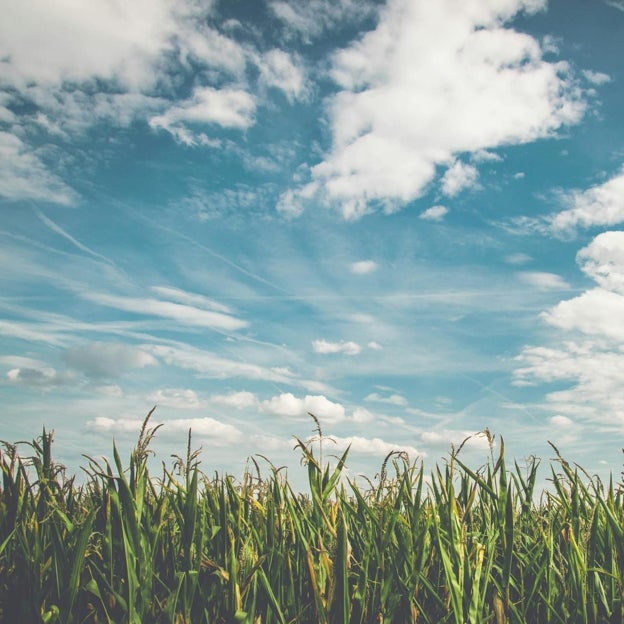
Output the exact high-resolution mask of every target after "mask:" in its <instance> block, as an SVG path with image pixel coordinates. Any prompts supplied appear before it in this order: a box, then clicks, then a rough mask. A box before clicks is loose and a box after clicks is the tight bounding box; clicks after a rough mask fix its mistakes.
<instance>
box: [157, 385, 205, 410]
mask: <svg viewBox="0 0 624 624" xmlns="http://www.w3.org/2000/svg"><path fill="white" fill-rule="evenodd" d="M146 399H147V400H148V401H149V402H150V403H154V404H155V405H158V406H164V407H175V408H178V409H199V408H201V407H203V405H204V403H203V402H202V401H200V399H199V397H198V396H197V392H195V391H194V390H190V389H185V388H162V389H160V390H156V391H155V392H152V393H151V394H148V395H147V397H146Z"/></svg>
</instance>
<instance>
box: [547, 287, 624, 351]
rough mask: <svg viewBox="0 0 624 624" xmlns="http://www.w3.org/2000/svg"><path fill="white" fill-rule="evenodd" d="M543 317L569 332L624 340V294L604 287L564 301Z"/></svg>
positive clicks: (549, 322)
mask: <svg viewBox="0 0 624 624" xmlns="http://www.w3.org/2000/svg"><path fill="white" fill-rule="evenodd" d="M542 317H543V318H544V320H545V321H546V322H547V323H548V324H550V325H553V326H555V327H558V328H560V329H563V330H566V331H579V332H582V333H584V334H587V335H590V336H602V337H605V338H609V339H611V340H624V296H623V295H620V294H619V293H614V292H610V291H608V290H604V289H602V288H594V289H592V290H588V291H586V292H584V293H583V294H582V295H579V296H578V297H575V298H574V299H568V300H566V301H561V302H560V303H558V304H557V305H556V306H555V307H553V308H551V309H550V310H548V311H547V312H544V313H543V314H542Z"/></svg>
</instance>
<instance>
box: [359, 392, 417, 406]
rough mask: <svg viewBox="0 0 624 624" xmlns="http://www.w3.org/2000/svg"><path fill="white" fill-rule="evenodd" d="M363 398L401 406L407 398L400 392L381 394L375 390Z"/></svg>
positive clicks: (404, 404) (405, 403) (405, 402)
mask: <svg viewBox="0 0 624 624" xmlns="http://www.w3.org/2000/svg"><path fill="white" fill-rule="evenodd" d="M364 400H365V401H372V402H374V403H388V404H389V405H399V406H401V407H405V406H406V405H407V404H408V403H407V399H406V398H405V397H403V396H401V395H400V394H391V395H389V396H381V395H380V394H378V393H377V392H373V393H371V394H369V395H368V396H367V397H366V398H365V399H364Z"/></svg>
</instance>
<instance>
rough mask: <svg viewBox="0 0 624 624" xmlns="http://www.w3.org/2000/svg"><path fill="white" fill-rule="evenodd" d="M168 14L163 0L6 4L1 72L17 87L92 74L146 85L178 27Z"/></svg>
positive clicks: (31, 0)
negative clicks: (156, 62) (155, 64)
mask: <svg viewBox="0 0 624 624" xmlns="http://www.w3.org/2000/svg"><path fill="white" fill-rule="evenodd" d="M174 10H175V9H174V7H173V5H170V4H169V3H168V2H165V1H164V0H137V1H136V2H132V3H115V4H112V3H110V2H107V1H106V0H93V1H92V2H89V3H88V4H84V3H82V2H79V1H78V0H50V1H48V2H44V3H41V2H36V1H34V0H24V2H18V3H9V4H7V5H6V6H4V7H3V11H2V25H1V26H0V58H1V59H3V63H2V64H3V66H4V67H3V71H2V73H3V75H4V76H5V80H8V81H10V82H11V83H12V84H14V85H17V86H18V87H20V86H22V85H25V84H28V83H29V82H34V83H39V84H60V83H62V82H64V81H72V82H82V81H86V80H89V79H91V78H93V77H94V76H98V77H99V78H102V79H115V80H117V81H119V82H120V83H121V84H123V85H125V86H127V87H131V88H135V89H136V88H139V87H144V86H146V85H150V84H152V82H153V81H154V79H155V78H156V76H155V75H154V72H153V71H152V66H153V63H154V61H155V59H156V58H157V57H158V55H159V54H161V53H162V52H163V51H165V50H166V49H168V48H169V45H170V43H169V41H170V38H171V36H172V35H173V34H174V33H175V32H176V30H177V29H178V28H179V26H178V25H177V20H176V15H175V13H174Z"/></svg>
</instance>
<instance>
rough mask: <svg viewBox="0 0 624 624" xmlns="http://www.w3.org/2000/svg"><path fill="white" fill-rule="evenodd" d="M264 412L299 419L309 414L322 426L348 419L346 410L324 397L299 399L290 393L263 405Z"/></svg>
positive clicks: (264, 402)
mask: <svg viewBox="0 0 624 624" xmlns="http://www.w3.org/2000/svg"><path fill="white" fill-rule="evenodd" d="M261 408H262V411H264V412H267V413H269V414H274V415H276V416H283V417H287V418H299V417H302V416H305V415H306V414H308V413H311V414H314V415H315V416H316V417H317V418H318V419H319V421H320V422H321V424H322V425H323V424H326V423H327V424H333V423H337V422H341V421H343V420H345V419H346V414H345V408H344V407H343V406H342V405H341V404H340V403H334V402H332V401H330V400H329V399H328V398H326V397H324V396H323V395H314V396H310V395H307V396H305V397H304V398H303V399H300V398H297V397H296V396H294V395H293V394H291V393H290V392H287V393H284V394H280V395H278V396H274V397H272V398H271V399H269V400H267V401H262V403H261Z"/></svg>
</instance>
